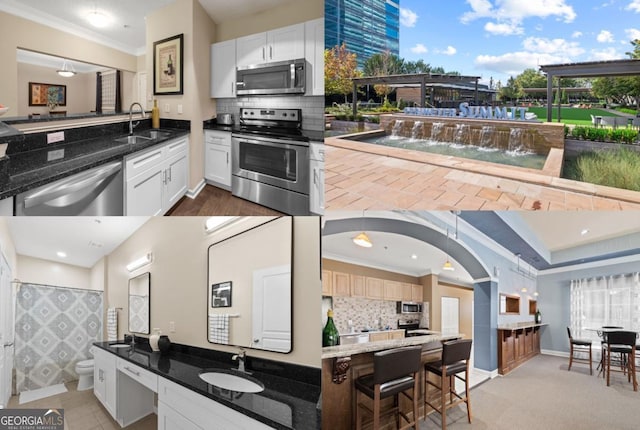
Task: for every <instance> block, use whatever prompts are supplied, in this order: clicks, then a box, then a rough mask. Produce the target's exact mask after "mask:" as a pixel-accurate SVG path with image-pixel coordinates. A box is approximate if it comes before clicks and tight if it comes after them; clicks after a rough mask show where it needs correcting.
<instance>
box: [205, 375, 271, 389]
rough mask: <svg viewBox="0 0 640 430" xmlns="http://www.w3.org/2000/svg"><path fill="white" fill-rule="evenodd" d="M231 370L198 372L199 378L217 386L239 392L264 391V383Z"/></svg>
mask: <svg viewBox="0 0 640 430" xmlns="http://www.w3.org/2000/svg"><path fill="white" fill-rule="evenodd" d="M232 372H233V371H228V370H222V369H221V370H214V371H205V372H203V373H201V374H200V379H202V380H203V381H204V382H206V383H207V384H211V385H215V386H216V387H218V388H222V389H225V390H231V391H238V392H240V393H260V392H261V391H264V385H263V384H262V383H261V382H260V381H258V380H257V379H255V378H252V377H250V376H248V375H243V374H241V373H239V372H233V373H232Z"/></svg>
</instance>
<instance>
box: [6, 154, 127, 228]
mask: <svg viewBox="0 0 640 430" xmlns="http://www.w3.org/2000/svg"><path fill="white" fill-rule="evenodd" d="M123 204H124V203H123V184H122V162H121V161H117V162H114V163H109V164H106V165H104V166H99V167H96V168H93V169H90V170H87V171H84V172H81V173H78V174H76V175H73V176H70V177H68V178H64V179H60V180H58V181H56V182H52V183H50V184H47V185H43V186H42V187H39V188H36V189H34V190H29V191H27V192H24V193H22V194H18V195H17V196H16V215H18V216H25V215H36V216H42V215H57V216H67V215H97V216H102V215H123V214H124V210H123Z"/></svg>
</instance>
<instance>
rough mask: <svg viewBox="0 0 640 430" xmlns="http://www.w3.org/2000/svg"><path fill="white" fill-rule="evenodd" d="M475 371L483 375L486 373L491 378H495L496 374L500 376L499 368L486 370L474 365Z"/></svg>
mask: <svg viewBox="0 0 640 430" xmlns="http://www.w3.org/2000/svg"><path fill="white" fill-rule="evenodd" d="M473 371H474V372H476V373H480V374H482V375H486V376H487V377H488V378H489V379H493V378H495V377H496V376H498V369H494V370H484V369H478V368H477V367H474V368H473Z"/></svg>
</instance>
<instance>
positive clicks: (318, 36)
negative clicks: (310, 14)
mask: <svg viewBox="0 0 640 430" xmlns="http://www.w3.org/2000/svg"><path fill="white" fill-rule="evenodd" d="M304 44H305V45H304V55H305V58H306V59H307V62H308V64H307V85H306V86H307V92H306V95H308V96H324V18H319V19H314V20H312V21H307V22H305V23H304Z"/></svg>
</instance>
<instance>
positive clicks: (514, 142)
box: [380, 114, 564, 154]
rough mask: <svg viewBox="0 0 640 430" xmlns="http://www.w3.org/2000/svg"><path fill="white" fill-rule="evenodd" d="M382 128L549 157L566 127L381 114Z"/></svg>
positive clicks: (392, 132) (560, 142)
mask: <svg viewBox="0 0 640 430" xmlns="http://www.w3.org/2000/svg"><path fill="white" fill-rule="evenodd" d="M380 127H381V128H382V129H384V130H385V131H386V133H387V134H390V135H396V136H403V137H409V138H412V139H430V140H436V141H439V142H455V143H458V144H465V145H477V146H483V147H491V148H499V149H503V150H506V151H527V152H534V153H536V154H547V153H549V150H550V149H551V148H563V147H564V126H563V125H562V124H557V123H539V122H526V121H508V120H504V121H500V120H477V119H464V118H441V117H440V118H434V117H419V116H410V115H401V114H400V115H398V114H391V115H382V116H381V117H380Z"/></svg>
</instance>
